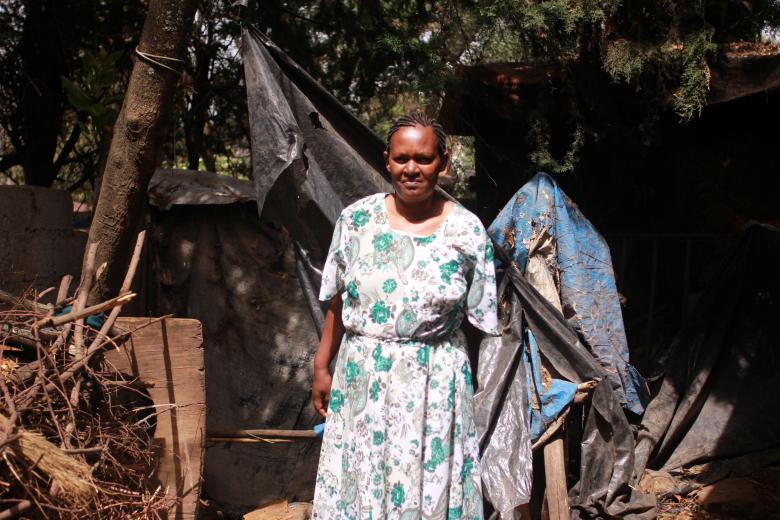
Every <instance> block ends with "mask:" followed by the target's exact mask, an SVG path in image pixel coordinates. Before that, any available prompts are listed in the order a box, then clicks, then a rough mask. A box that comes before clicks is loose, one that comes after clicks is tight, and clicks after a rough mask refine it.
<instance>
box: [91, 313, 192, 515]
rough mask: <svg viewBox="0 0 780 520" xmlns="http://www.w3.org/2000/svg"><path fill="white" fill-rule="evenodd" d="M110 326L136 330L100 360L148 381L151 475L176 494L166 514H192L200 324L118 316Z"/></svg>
mask: <svg viewBox="0 0 780 520" xmlns="http://www.w3.org/2000/svg"><path fill="white" fill-rule="evenodd" d="M116 327H117V328H118V329H119V330H120V331H133V330H135V331H136V332H134V333H133V335H132V338H131V339H130V340H129V341H128V342H126V343H125V344H124V345H123V346H122V348H121V349H120V350H118V351H117V350H112V351H109V352H107V353H106V360H107V361H108V362H110V363H112V364H114V365H115V366H116V367H117V368H118V369H120V370H122V371H124V372H127V373H130V374H132V375H134V376H136V377H139V378H140V379H141V380H143V381H144V382H145V383H148V384H149V385H151V386H150V387H149V394H150V396H151V398H152V400H153V401H154V406H155V410H156V413H157V428H156V430H155V433H154V443H155V447H156V448H157V453H158V456H159V465H158V468H157V477H158V478H159V480H160V483H161V485H162V487H163V489H164V490H165V491H166V493H167V496H168V497H170V498H177V499H178V502H177V504H176V506H175V507H174V509H173V510H172V511H171V514H170V517H171V518H175V519H177V520H179V519H187V518H195V516H196V512H197V508H198V495H199V493H200V485H201V469H202V464H203V440H204V430H205V418H206V385H205V377H204V371H203V368H204V367H203V332H202V327H201V323H200V322H199V321H197V320H190V319H174V318H166V319H164V320H160V321H157V322H155V321H154V319H152V318H119V319H118V320H117V323H116ZM136 329H137V330H136Z"/></svg>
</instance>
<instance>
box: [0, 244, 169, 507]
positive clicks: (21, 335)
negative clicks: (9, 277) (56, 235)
mask: <svg viewBox="0 0 780 520" xmlns="http://www.w3.org/2000/svg"><path fill="white" fill-rule="evenodd" d="M143 241H144V234H143V233H141V234H140V235H139V237H138V240H137V243H136V248H135V250H134V254H133V257H132V259H131V262H130V265H129V267H128V270H127V273H126V276H125V282H124V283H123V284H122V292H121V293H120V295H119V296H117V297H115V298H111V299H109V300H107V301H105V302H102V303H99V304H97V305H92V306H90V307H86V308H84V305H83V304H84V302H85V301H86V296H85V295H86V294H87V293H88V292H89V288H90V286H91V285H92V283H93V281H94V280H90V278H93V279H94V277H95V276H97V275H98V272H99V271H100V270H101V268H98V269H93V268H90V269H87V270H86V273H85V276H84V277H82V280H81V283H80V285H79V288H78V290H77V294H76V295H75V297H74V298H71V300H72V301H74V305H73V310H71V312H69V313H67V314H65V315H62V316H53V315H52V314H53V313H54V312H55V311H56V310H57V309H58V308H60V307H61V305H62V304H64V303H65V302H67V301H69V298H68V288H69V286H70V280H69V279H68V278H64V279H63V281H62V283H61V284H60V290H59V291H58V294H57V304H55V305H54V306H51V305H48V306H43V305H41V304H39V303H38V301H37V297H35V298H36V299H34V300H29V299H26V298H19V297H15V296H13V295H7V293H5V296H4V297H3V296H0V301H3V302H5V303H6V304H7V307H10V308H8V309H7V310H0V342H14V341H16V342H17V343H18V344H22V345H23V348H21V349H16V350H17V351H10V350H5V349H0V361H2V367H0V391H2V395H0V519H2V518H13V517H14V516H17V515H19V514H26V515H27V516H33V517H37V518H68V519H76V518H78V519H79V520H82V519H84V518H100V519H103V518H107V519H117V520H118V519H124V518H138V519H140V518H159V517H161V516H164V512H165V510H167V509H168V508H169V507H170V506H171V505H172V504H171V503H170V501H169V500H167V499H165V498H164V494H163V493H161V490H160V489H159V486H158V485H156V484H155V483H153V482H152V481H151V480H150V475H152V474H153V473H154V472H153V471H152V470H153V467H154V464H155V460H156V459H155V456H154V452H153V449H152V444H151V440H152V433H153V432H152V431H151V430H150V429H149V426H148V424H149V423H148V422H147V421H145V420H144V419H145V417H146V415H147V414H148V412H146V411H142V410H144V409H145V404H146V401H141V403H142V404H139V402H138V399H145V398H144V397H139V396H143V395H144V392H143V391H141V390H139V386H138V384H137V381H135V380H129V381H128V380H127V379H126V377H127V376H124V375H123V374H121V373H119V372H118V371H116V370H115V369H113V368H112V367H110V366H108V365H107V364H105V363H104V362H102V356H101V355H100V354H101V353H102V351H103V350H104V349H105V348H106V347H107V346H117V345H118V342H119V341H122V340H123V339H127V338H128V337H129V335H131V334H132V331H131V332H129V333H123V334H122V335H121V336H120V337H111V334H112V332H111V329H112V325H113V323H114V321H115V320H116V317H117V316H118V314H119V311H120V309H121V306H122V305H123V304H124V303H127V302H128V301H130V300H131V299H132V298H133V297H134V296H135V294H134V293H131V292H127V289H129V287H130V285H131V283H132V279H133V275H134V273H135V270H136V268H137V266H138V262H139V257H140V251H141V248H142V247H143ZM91 256H93V257H94V253H93V254H92V255H91ZM90 263H91V262H87V264H90ZM108 310H110V311H111V312H110V314H109V316H108V318H107V319H106V320H105V322H104V323H103V325H102V326H101V330H100V331H97V330H94V329H92V328H91V327H89V326H88V325H87V324H86V323H85V322H84V321H85V318H87V317H88V316H90V315H93V314H97V313H99V312H103V311H108ZM44 327H45V329H44ZM76 343H78V344H80V346H81V348H80V349H75V348H74V346H76ZM86 345H89V347H88V348H85V347H86ZM27 509H30V512H27V513H24V512H25V510H27Z"/></svg>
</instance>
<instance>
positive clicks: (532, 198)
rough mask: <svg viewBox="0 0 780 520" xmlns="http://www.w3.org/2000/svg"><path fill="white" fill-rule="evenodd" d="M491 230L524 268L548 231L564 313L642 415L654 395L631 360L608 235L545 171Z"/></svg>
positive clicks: (619, 392)
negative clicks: (606, 237) (649, 392)
mask: <svg viewBox="0 0 780 520" xmlns="http://www.w3.org/2000/svg"><path fill="white" fill-rule="evenodd" d="M488 232H489V233H490V235H491V236H492V237H493V239H494V240H495V241H496V242H497V243H498V244H499V245H501V246H502V247H503V248H505V250H506V251H507V253H508V254H509V256H510V258H511V261H512V263H513V265H514V266H515V267H516V268H517V269H519V270H520V272H523V273H524V272H525V271H526V268H527V264H528V259H529V249H530V248H531V246H532V243H533V242H534V240H535V239H537V237H539V236H540V235H543V234H545V233H547V234H549V235H550V236H551V237H552V238H553V240H554V243H555V248H556V254H555V267H556V268H557V273H556V274H557V280H558V281H559V283H560V288H559V290H560V301H561V307H562V309H563V314H564V315H565V316H566V317H567V318H569V319H570V320H571V321H572V324H573V325H574V326H575V327H576V328H577V329H578V330H579V331H580V332H581V333H582V336H583V338H584V339H585V341H586V342H587V344H588V345H589V346H590V348H591V349H592V351H593V354H594V355H595V356H596V357H597V358H598V360H599V361H600V362H601V364H602V365H603V366H604V367H605V373H606V377H607V378H608V379H609V381H610V383H611V384H612V388H613V389H614V390H615V392H616V394H617V396H618V399H619V400H620V403H621V405H623V406H624V407H626V408H627V409H628V410H631V411H632V412H634V413H636V414H639V415H641V414H642V412H643V411H644V407H645V405H646V404H647V401H648V398H649V395H648V392H647V387H646V385H645V382H644V379H643V378H642V376H641V375H640V374H639V373H638V372H637V371H636V369H635V368H634V367H632V366H631V365H630V364H629V354H628V344H627V342H626V335H625V330H624V326H623V317H622V313H621V310H620V302H619V300H618V295H617V288H616V286H615V276H614V272H613V269H612V261H611V258H610V253H609V247H608V246H607V244H606V241H605V240H604V238H603V237H602V236H601V235H600V234H599V233H598V231H597V230H596V229H595V228H594V227H593V225H592V224H591V223H590V222H589V221H588V220H587V219H586V218H585V216H584V215H583V214H582V213H581V212H580V211H579V209H577V207H576V205H575V204H573V203H572V202H571V200H569V198H568V197H567V196H566V194H565V193H563V191H562V190H561V189H560V187H559V186H558V185H557V183H556V182H555V180H553V178H552V177H550V176H549V175H547V174H545V173H538V174H537V175H536V176H534V177H533V178H532V179H531V180H530V181H529V182H527V183H526V184H525V185H524V186H523V187H522V188H520V190H519V191H518V192H517V193H516V194H515V196H514V197H513V198H512V200H511V201H510V202H509V203H508V204H507V205H506V206H505V207H504V208H503V209H502V210H501V212H500V213H499V215H498V217H496V219H495V220H494V221H493V223H492V224H491V225H490V228H489V229H488Z"/></svg>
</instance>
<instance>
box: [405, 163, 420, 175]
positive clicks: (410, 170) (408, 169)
mask: <svg viewBox="0 0 780 520" xmlns="http://www.w3.org/2000/svg"><path fill="white" fill-rule="evenodd" d="M419 171H420V169H419V168H418V167H417V163H416V162H414V161H409V162H408V163H406V164H405V165H404V173H405V174H407V175H412V174H415V173H418V172H419Z"/></svg>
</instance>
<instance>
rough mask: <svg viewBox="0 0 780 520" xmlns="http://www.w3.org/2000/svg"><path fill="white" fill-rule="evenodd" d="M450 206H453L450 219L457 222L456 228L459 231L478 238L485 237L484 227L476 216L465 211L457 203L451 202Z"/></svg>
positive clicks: (464, 208)
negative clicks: (468, 232) (469, 233)
mask: <svg viewBox="0 0 780 520" xmlns="http://www.w3.org/2000/svg"><path fill="white" fill-rule="evenodd" d="M451 204H454V207H453V208H452V210H451V211H452V214H451V218H452V220H455V221H457V227H458V228H459V229H461V230H462V231H470V232H471V234H474V235H478V236H480V237H486V236H487V231H485V226H484V225H483V224H482V221H481V220H479V217H478V216H476V215H475V214H474V213H472V212H471V211H470V210H468V209H466V207H465V206H463V205H462V204H460V203H459V202H451Z"/></svg>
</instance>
